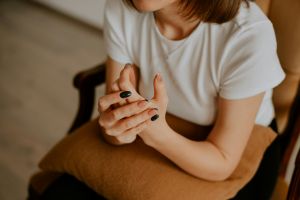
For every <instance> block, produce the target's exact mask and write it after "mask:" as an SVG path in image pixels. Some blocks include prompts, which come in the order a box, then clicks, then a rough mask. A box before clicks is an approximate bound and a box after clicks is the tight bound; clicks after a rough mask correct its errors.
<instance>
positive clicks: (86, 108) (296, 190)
mask: <svg viewBox="0 0 300 200" xmlns="http://www.w3.org/2000/svg"><path fill="white" fill-rule="evenodd" d="M256 3H257V4H258V5H259V6H260V8H261V9H262V10H263V11H264V12H265V14H266V15H267V16H268V17H269V18H270V20H271V21H272V23H273V25H274V29H275V33H276V38H277V43H278V56H279V59H280V62H281V65H282V67H283V69H284V71H285V73H286V79H285V80H284V81H283V82H282V83H281V84H280V85H279V86H277V87H276V88H274V92H273V102H274V105H275V112H276V118H277V124H278V129H279V132H280V136H279V137H280V143H281V153H282V159H281V168H280V174H279V177H278V182H277V186H276V189H275V192H274V194H273V197H272V200H277V199H278V200H279V199H286V196H287V199H288V200H299V199H300V150H299V152H298V156H297V159H296V161H295V169H294V173H293V176H292V181H291V183H290V186H289V189H288V186H287V185H286V184H285V183H284V181H283V177H284V176H285V173H286V169H287V164H288V162H289V159H290V156H291V153H292V150H293V148H294V146H295V142H296V140H297V138H298V135H299V132H300V87H299V79H300V45H299V44H300V12H299V10H300V1H299V0H285V1H281V0H257V1H256ZM105 68H106V65H105V64H100V65H98V66H96V67H94V68H92V69H89V70H86V71H83V72H80V73H78V74H77V75H76V76H75V78H74V82H73V84H74V86H75V88H77V89H78V90H79V98H80V103H79V109H78V112H77V115H76V118H75V120H74V123H73V124H72V126H71V128H70V130H69V131H68V133H69V134H70V133H72V132H73V131H74V130H75V129H77V128H78V127H80V126H81V125H83V124H84V123H86V122H88V121H89V120H90V119H91V115H92V111H93V105H94V101H95V87H96V86H98V85H100V84H102V83H104V82H105ZM59 176H60V174H59V173H56V172H38V173H36V174H35V175H33V176H32V177H31V179H30V185H29V197H28V200H36V199H38V198H39V195H40V194H41V193H42V192H43V190H45V189H46V188H47V187H48V186H49V185H50V183H51V182H52V181H54V180H55V179H56V178H57V177H59ZM287 189H288V195H287Z"/></svg>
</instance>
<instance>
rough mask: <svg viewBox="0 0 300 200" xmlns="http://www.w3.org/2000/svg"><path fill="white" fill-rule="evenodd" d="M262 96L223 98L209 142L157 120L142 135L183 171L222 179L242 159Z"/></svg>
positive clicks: (220, 100)
mask: <svg viewBox="0 0 300 200" xmlns="http://www.w3.org/2000/svg"><path fill="white" fill-rule="evenodd" d="M263 96H264V93H261V94H258V95H256V96H253V97H249V98H245V99H239V100H226V99H223V98H221V97H220V98H219V113H218V117H217V121H216V123H215V126H214V128H213V129H212V131H211V133H210V134H209V136H208V138H207V139H206V141H201V142H199V141H192V140H189V139H187V138H185V137H183V136H181V135H180V134H177V133H176V132H174V131H173V130H172V129H171V128H170V127H168V126H164V125H161V127H159V126H158V123H157V124H154V125H152V126H151V127H150V128H148V129H146V131H145V133H143V134H141V136H143V135H144V136H145V138H147V139H146V143H147V144H148V145H149V146H152V147H153V148H155V149H156V150H158V151H159V152H160V153H162V154H163V155H165V156H166V157H168V158H169V159H170V160H171V161H173V162H174V163H175V164H176V165H178V166H179V167H180V168H182V169H183V170H184V171H186V172H188V173H190V174H192V175H194V176H196V177H198V178H202V179H206V180H211V181H222V180H225V179H226V178H228V177H229V176H230V174H231V173H232V172H233V171H234V169H235V168H236V166H237V164H238V162H239V161H240V158H241V156H242V154H243V151H244V149H245V146H246V144H247V142H248V139H249V136H250V133H251V131H252V128H253V125H254V121H255V118H256V115H257V112H258V109H259V107H260V104H261V102H262V99H263ZM156 133H157V134H156ZM149 135H152V137H149ZM142 138H143V137H142ZM149 138H151V139H149ZM144 141H145V140H144Z"/></svg>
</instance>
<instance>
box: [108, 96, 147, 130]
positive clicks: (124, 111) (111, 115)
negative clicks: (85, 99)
mask: <svg viewBox="0 0 300 200" xmlns="http://www.w3.org/2000/svg"><path fill="white" fill-rule="evenodd" d="M148 103H149V101H148V100H143V101H139V102H134V103H131V104H128V105H126V106H123V107H119V108H117V109H115V110H111V111H110V112H108V113H107V114H106V116H107V117H106V118H105V121H104V123H106V124H108V125H111V124H115V123H116V121H118V120H120V119H123V118H124V117H127V116H131V115H134V114H136V113H137V112H140V111H141V110H142V109H143V108H145V107H146V106H147V104H148Z"/></svg>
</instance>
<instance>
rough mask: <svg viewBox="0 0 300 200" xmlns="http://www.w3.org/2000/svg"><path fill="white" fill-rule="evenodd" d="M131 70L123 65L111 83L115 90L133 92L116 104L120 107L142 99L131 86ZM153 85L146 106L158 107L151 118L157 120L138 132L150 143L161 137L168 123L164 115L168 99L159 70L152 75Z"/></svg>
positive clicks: (128, 66)
mask: <svg viewBox="0 0 300 200" xmlns="http://www.w3.org/2000/svg"><path fill="white" fill-rule="evenodd" d="M131 70H132V68H131V67H130V65H127V66H125V68H124V69H123V70H122V71H121V73H120V78H119V79H117V81H115V82H114V83H113V84H112V90H113V91H115V92H116V91H119V90H120V89H121V90H124V91H127V90H128V91H131V92H132V93H133V95H132V96H130V97H129V98H127V99H126V100H127V102H125V103H124V104H123V105H122V104H118V106H121V107H122V106H124V105H127V103H130V102H134V101H137V100H142V99H144V98H143V97H142V96H140V95H139V94H138V93H137V91H136V90H135V88H134V87H133V83H132V81H131V79H130V74H131V73H132V72H133V70H132V71H131ZM153 86H154V97H153V98H152V99H151V100H149V102H150V103H149V104H148V105H147V107H152V108H157V109H158V114H156V115H155V116H153V118H152V120H153V121H155V120H157V122H155V123H153V124H152V125H151V126H149V127H148V128H146V129H144V131H141V132H140V133H138V134H139V135H140V136H141V138H142V139H143V140H144V142H145V143H146V144H147V143H148V142H149V143H150V141H151V140H155V139H157V138H159V137H161V136H162V135H161V134H162V130H163V128H165V127H168V124H167V122H166V120H165V116H166V110H167V105H168V101H169V99H168V96H167V93H166V88H165V84H164V81H163V78H162V75H161V73H160V72H158V73H157V75H156V76H155V77H154V80H153ZM123 102H124V101H123ZM128 117H129V116H128ZM158 118H159V119H158ZM158 133H159V134H158Z"/></svg>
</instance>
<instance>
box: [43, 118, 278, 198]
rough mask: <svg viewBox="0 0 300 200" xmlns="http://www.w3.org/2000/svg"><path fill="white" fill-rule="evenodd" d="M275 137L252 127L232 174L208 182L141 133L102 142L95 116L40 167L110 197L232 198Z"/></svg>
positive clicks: (258, 127) (55, 148)
mask: <svg viewBox="0 0 300 200" xmlns="http://www.w3.org/2000/svg"><path fill="white" fill-rule="evenodd" d="M275 137H276V133H275V132H273V130H272V129H271V128H269V127H262V126H259V125H255V126H254V129H253V132H252V135H251V137H250V139H249V142H248V144H247V147H246V149H245V152H244V154H243V156H242V159H241V161H240V163H239V165H238V166H237V168H236V169H235V171H234V172H233V174H232V175H231V176H230V178H228V179H227V180H226V181H222V182H210V181H205V180H202V179H199V178H196V177H194V176H191V175H189V174H187V173H186V172H184V171H182V170H181V169H180V168H178V167H177V166H176V165H175V164H173V163H172V162H171V161H170V160H168V159H167V158H166V157H164V156H163V155H162V154H160V153H159V152H158V151H156V150H155V149H153V148H151V147H149V146H147V145H145V144H144V143H143V141H142V139H141V138H139V137H138V138H137V139H136V141H134V142H133V143H132V144H129V145H123V146H113V145H110V144H108V143H106V142H105V141H104V139H103V138H102V134H101V132H100V127H99V125H98V122H97V120H94V121H92V122H89V123H87V124H85V125H84V126H82V127H81V128H79V129H77V130H76V131H75V132H74V133H72V134H71V135H69V136H66V137H65V138H64V139H63V140H62V141H60V142H59V143H58V144H57V145H56V146H55V147H54V148H53V149H52V150H51V151H50V152H49V153H48V154H47V155H46V156H45V157H44V158H43V160H42V161H41V162H40V165H39V166H40V168H41V169H43V170H53V171H59V172H67V173H69V174H71V175H73V176H75V177H77V178H78V179H79V180H81V181H82V182H84V183H86V184H87V185H88V186H89V187H90V188H92V189H94V190H95V191H96V192H98V193H99V194H101V195H102V196H104V197H105V198H107V199H109V200H114V199H116V200H125V199H126V200H129V199H130V200H141V199H147V200H158V199H163V200H174V199H187V200H196V199H197V200H199V199H202V200H206V199H207V200H214V199H216V200H217V199H218V200H223V199H229V198H231V197H233V196H235V194H236V193H237V192H238V191H239V190H240V189H241V188H242V187H243V186H244V185H245V184H246V183H247V182H248V181H249V180H250V179H251V178H252V177H253V176H254V174H255V172H256V170H257V168H258V166H259V163H260V161H261V159H262V156H263V153H264V151H265V149H266V148H267V147H268V146H269V145H270V144H271V142H272V141H273V140H274V138H275Z"/></svg>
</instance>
